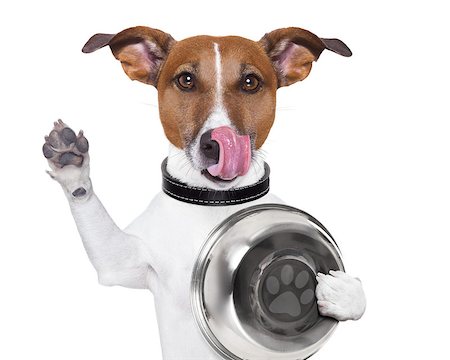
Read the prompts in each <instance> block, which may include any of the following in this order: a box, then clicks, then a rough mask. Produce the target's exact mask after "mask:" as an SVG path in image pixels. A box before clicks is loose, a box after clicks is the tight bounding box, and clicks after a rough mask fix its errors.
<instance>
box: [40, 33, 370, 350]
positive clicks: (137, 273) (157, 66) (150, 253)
mask: <svg viewBox="0 0 450 360" xmlns="http://www.w3.org/2000/svg"><path fill="white" fill-rule="evenodd" d="M106 45H108V46H109V47H110V49H111V51H112V54H113V55H114V57H115V58H116V59H117V60H119V61H120V63H121V65H122V67H123V70H124V71H125V73H126V74H127V75H128V77H129V78H130V79H132V80H138V81H141V82H143V83H146V84H149V85H153V86H154V87H156V89H157V91H158V101H159V113H160V119H161V123H162V126H163V128H164V133H165V135H166V137H167V139H168V140H169V143H170V148H169V154H168V158H167V160H166V161H165V163H164V169H163V170H164V171H163V172H165V173H166V175H165V178H164V179H165V182H166V183H167V184H168V185H169V186H166V187H165V188H164V190H163V191H162V192H160V193H159V194H157V195H156V196H155V198H154V199H153V200H152V201H151V203H150V205H149V206H148V208H147V209H146V210H145V212H144V213H143V214H142V215H140V216H139V217H138V218H137V219H136V220H135V221H134V222H133V223H132V224H131V225H129V226H128V227H127V228H126V229H124V230H121V229H119V228H118V227H117V225H116V224H115V223H114V221H113V220H112V219H111V217H110V216H109V215H108V213H107V211H106V210H105V208H104V207H103V205H102V203H101V202H100V200H99V199H98V197H97V196H96V194H95V193H94V190H93V186H92V182H91V179H90V177H89V166H90V162H89V154H88V148H89V144H88V141H87V139H86V138H85V136H84V134H83V132H82V131H80V132H79V133H78V135H76V134H75V132H74V131H73V130H72V129H71V128H69V127H68V126H67V125H66V124H64V123H63V122H62V121H61V120H60V121H58V122H56V123H55V124H54V128H53V129H52V131H51V132H50V134H49V135H48V136H46V137H45V144H44V146H43V153H44V156H45V157H46V158H47V160H48V164H49V166H50V168H51V171H48V173H49V175H50V176H51V177H52V178H53V179H54V180H56V181H57V182H58V183H59V184H60V185H61V186H62V188H63V190H64V193H65V195H66V197H67V199H68V202H69V205H70V209H71V211H72V215H73V217H74V219H75V222H76V225H77V228H78V231H79V233H80V236H81V239H82V241H83V244H84V247H85V249H86V252H87V254H88V256H89V259H90V261H91V262H92V265H93V266H94V267H95V269H96V271H97V273H98V281H99V283H100V284H102V285H107V286H112V285H120V286H125V287H129V288H138V289H149V290H150V291H151V292H152V293H153V295H154V300H155V306H156V312H157V319H158V327H159V332H160V339H161V346H162V353H163V357H164V359H219V358H220V357H219V355H218V354H216V353H215V352H214V351H213V350H212V349H211V348H210V346H209V345H208V344H207V342H206V341H205V340H204V339H203V338H202V336H201V333H200V331H199V330H198V328H197V325H196V323H195V319H194V317H193V314H192V311H191V307H190V297H189V296H190V283H191V273H192V269H193V266H194V262H195V260H196V257H197V255H198V253H199V250H200V248H201V246H202V244H203V242H204V241H205V239H206V238H207V236H208V234H209V233H210V231H211V230H212V229H213V228H214V227H215V226H216V225H218V224H219V223H221V222H222V221H223V220H224V219H226V218H227V217H228V216H230V215H232V214H233V213H235V212H237V211H239V210H241V209H243V208H245V207H248V206H251V205H256V204H262V203H282V201H281V200H280V199H278V198H277V197H276V196H274V195H273V194H271V193H268V187H266V188H264V187H263V188H261V186H260V187H257V188H255V186H254V185H255V184H256V185H258V184H259V185H261V181H260V179H263V178H264V175H265V165H264V162H263V160H262V158H261V155H260V148H261V146H262V145H263V144H264V142H265V140H266V138H267V136H268V134H269V131H270V129H271V127H272V124H273V122H274V117H275V102H276V91H277V89H278V88H280V87H283V86H288V85H291V84H293V83H295V82H297V81H301V80H303V79H305V78H306V77H307V76H308V74H309V73H310V71H311V67H312V64H313V62H314V61H316V60H317V59H318V58H319V56H320V54H321V53H322V51H323V50H325V49H327V50H331V51H333V52H334V53H337V54H339V55H342V56H351V51H350V49H349V48H348V47H347V46H346V45H345V44H344V43H343V42H342V41H340V40H338V39H323V38H319V37H317V36H316V35H314V34H313V33H311V32H309V31H306V30H303V29H300V28H294V27H291V28H285V29H278V30H275V31H272V32H270V33H267V34H266V35H264V36H263V37H262V39H261V40H259V41H258V42H255V41H252V40H248V39H245V38H242V37H237V36H226V37H212V36H195V37H191V38H187V39H184V40H182V41H175V40H174V39H173V38H172V36H171V35H169V34H167V33H165V32H163V31H160V30H156V29H152V28H148V27H143V26H138V27H133V28H129V29H126V30H124V31H122V32H119V33H118V34H96V35H94V36H92V37H91V38H90V39H89V41H88V42H87V43H86V45H85V46H84V47H83V50H82V51H83V52H84V53H91V52H93V51H96V50H98V49H100V48H102V47H104V46H106ZM184 188H186V189H187V188H193V189H204V193H205V194H206V195H207V196H203V197H202V198H201V199H189V196H184V195H185V194H186V192H184V193H183V189H184ZM186 189H184V190H186ZM208 189H209V190H208ZM230 189H231V190H232V191H231V192H230V191H228V190H230ZM242 189H243V191H242V194H241V195H237V198H232V199H231V200H223V199H219V200H217V199H213V200H211V198H209V197H208V196H209V195H208V191H209V193H212V194H214V193H215V192H216V193H218V194H220V193H224V194H226V193H234V194H236V193H239V191H238V190H242ZM177 190H180V191H177ZM210 190H212V191H210ZM200 193H202V191H200ZM242 196H244V197H242ZM205 205H214V206H213V207H211V206H205ZM317 283H318V285H317V288H316V297H317V305H318V309H319V312H320V314H321V315H323V316H329V317H332V318H335V319H337V320H340V321H344V320H357V319H359V318H360V317H361V316H362V315H363V313H364V311H365V306H366V304H365V295H364V292H363V289H362V285H361V282H360V280H359V279H357V278H353V277H351V276H349V275H348V274H346V273H344V272H339V271H336V272H331V273H330V274H318V276H317Z"/></svg>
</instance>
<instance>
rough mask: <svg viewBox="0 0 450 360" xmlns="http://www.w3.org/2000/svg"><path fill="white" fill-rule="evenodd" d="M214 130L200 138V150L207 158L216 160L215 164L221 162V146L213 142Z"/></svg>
mask: <svg viewBox="0 0 450 360" xmlns="http://www.w3.org/2000/svg"><path fill="white" fill-rule="evenodd" d="M211 133H212V130H208V131H207V132H205V133H204V134H203V135H202V137H201V138H200V150H201V152H202V153H203V155H205V156H206V158H208V159H211V160H214V164H217V163H218V162H219V144H218V143H217V142H216V141H214V140H211Z"/></svg>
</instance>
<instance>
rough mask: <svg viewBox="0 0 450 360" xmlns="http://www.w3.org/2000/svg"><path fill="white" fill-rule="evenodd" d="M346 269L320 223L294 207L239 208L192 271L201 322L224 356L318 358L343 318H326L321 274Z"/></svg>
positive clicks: (210, 241) (193, 294) (195, 309)
mask: <svg viewBox="0 0 450 360" xmlns="http://www.w3.org/2000/svg"><path fill="white" fill-rule="evenodd" d="M330 270H341V271H344V266H343V263H342V260H341V255H340V252H339V248H338V247H337V245H336V243H335V242H334V240H333V238H332V236H331V235H330V233H329V232H328V231H327V230H326V229H325V227H324V226H323V225H322V224H320V223H319V222H318V221H317V220H316V219H314V218H313V217H312V216H310V215H308V214H307V213H305V212H303V211H301V210H298V209H296V208H293V207H289V206H285V205H278V204H264V205H256V206H252V207H249V208H247V209H244V210H242V211H239V212H237V213H235V214H234V215H232V216H231V217H229V218H228V219H226V220H225V221H224V222H223V223H222V224H220V225H219V226H217V227H216V228H215V229H214V230H213V231H212V232H211V234H210V235H209V237H208V239H207V240H206V242H205V243H204V245H203V247H202V249H201V251H200V254H199V256H198V258H197V261H196V264H195V266H194V270H193V274H192V285H191V303H192V309H193V313H194V316H195V319H196V322H197V324H198V326H199V328H200V330H201V332H202V334H203V336H204V338H205V339H206V341H207V342H208V343H209V344H210V345H211V347H212V348H213V349H214V350H215V351H216V352H217V353H218V354H219V355H220V356H221V357H223V358H224V359H233V360H236V359H249V360H252V359H255V360H256V359H258V360H263V359H267V360H269V359H270V360H274V359H283V360H294V359H306V358H308V357H309V356H311V355H312V354H314V353H315V352H316V351H317V350H319V348H320V347H321V346H322V345H323V344H324V343H325V341H326V340H327V339H328V338H329V337H330V336H331V334H332V333H333V331H334V329H335V328H336V326H337V323H338V322H337V321H336V320H334V319H332V318H327V317H323V316H321V315H319V312H318V308H317V299H316V296H315V289H316V285H317V281H316V275H317V273H319V272H321V273H325V274H327V273H328V272H329V271H330Z"/></svg>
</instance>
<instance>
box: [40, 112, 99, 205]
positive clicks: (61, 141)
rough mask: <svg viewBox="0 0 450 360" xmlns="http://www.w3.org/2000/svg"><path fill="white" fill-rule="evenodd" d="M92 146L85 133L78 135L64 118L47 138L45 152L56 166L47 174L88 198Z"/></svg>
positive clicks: (74, 194) (71, 193)
mask: <svg viewBox="0 0 450 360" xmlns="http://www.w3.org/2000/svg"><path fill="white" fill-rule="evenodd" d="M88 149H89V143H88V141H87V139H86V138H85V137H84V135H83V132H82V131H80V132H79V133H78V135H76V134H75V133H74V132H73V130H72V129H71V128H69V127H68V126H67V125H66V124H64V123H63V122H62V121H61V120H59V121H58V122H55V123H54V127H53V130H52V131H51V132H50V134H49V135H48V136H46V137H45V144H44V145H43V147H42V151H43V153H44V156H45V158H46V159H47V160H48V164H49V166H50V168H51V169H52V171H47V173H48V174H49V175H50V177H51V178H52V179H54V180H56V181H57V182H58V183H60V184H61V186H62V187H63V189H64V190H65V191H66V192H67V194H68V196H71V197H73V198H85V197H86V196H87V195H88V194H90V192H91V188H92V186H91V180H90V178H89V154H88Z"/></svg>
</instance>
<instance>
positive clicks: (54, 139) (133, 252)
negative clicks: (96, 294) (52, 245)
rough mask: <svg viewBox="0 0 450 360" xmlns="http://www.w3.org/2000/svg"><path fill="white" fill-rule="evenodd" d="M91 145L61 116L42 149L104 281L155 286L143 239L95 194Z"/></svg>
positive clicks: (102, 281)
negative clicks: (125, 227)
mask: <svg viewBox="0 0 450 360" xmlns="http://www.w3.org/2000/svg"><path fill="white" fill-rule="evenodd" d="M88 148H89V144H88V141H87V139H86V138H85V137H84V135H83V132H82V131H80V133H79V134H78V135H76V134H75V133H74V132H73V130H72V129H70V128H69V127H68V126H67V125H66V124H64V123H63V122H62V121H61V120H59V121H58V122H55V123H54V128H53V130H52V131H51V132H50V134H49V135H48V136H46V137H45V144H44V146H43V148H42V150H43V153H44V156H45V157H46V158H47V160H48V164H49V166H50V168H51V169H52V171H48V174H49V175H50V177H51V178H52V179H54V180H56V181H57V182H58V183H59V184H60V185H61V187H62V188H63V190H64V192H65V194H66V197H67V199H68V201H69V205H70V209H71V211H72V214H73V217H74V219H75V222H76V225H77V228H78V231H79V233H80V236H81V239H82V241H83V245H84V247H85V249H86V252H87V254H88V257H89V259H90V261H91V263H92V265H93V266H94V267H95V269H96V270H97V274H98V280H99V282H100V283H101V284H103V285H121V286H125V287H130V288H150V284H149V281H150V278H151V277H150V275H151V273H152V272H153V270H152V268H151V267H150V263H151V262H150V261H149V260H150V259H149V258H148V256H147V255H146V251H145V248H144V246H143V244H142V241H141V239H139V238H137V237H136V236H133V235H130V234H127V233H125V232H123V231H122V230H120V229H119V228H118V227H117V225H116V224H115V223H114V221H113V220H112V219H111V217H110V216H109V215H108V213H107V211H106V210H105V208H104V207H103V205H102V204H101V202H100V200H99V199H98V198H97V196H96V195H95V193H94V191H93V189H92V184H91V179H90V178H89V154H88Z"/></svg>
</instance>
